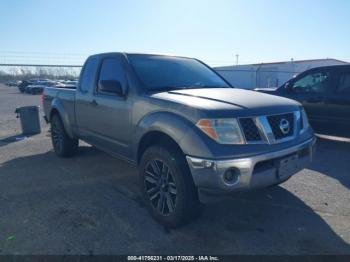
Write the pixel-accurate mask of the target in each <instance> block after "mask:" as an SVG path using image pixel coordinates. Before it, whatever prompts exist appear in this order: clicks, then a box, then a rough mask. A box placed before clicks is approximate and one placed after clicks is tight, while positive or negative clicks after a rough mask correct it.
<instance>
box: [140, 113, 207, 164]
mask: <svg viewBox="0 0 350 262" xmlns="http://www.w3.org/2000/svg"><path fill="white" fill-rule="evenodd" d="M135 129H136V132H135V135H134V139H133V141H134V144H133V155H134V156H135V158H136V156H137V149H138V145H139V143H140V141H141V139H142V137H143V136H144V135H146V134H147V133H149V132H152V131H158V132H162V133H164V134H166V135H168V136H170V137H171V138H172V139H173V140H174V141H175V142H176V143H177V144H178V145H179V146H180V148H181V150H182V151H183V152H184V154H185V155H192V156H206V157H210V156H212V154H211V152H210V150H209V148H208V146H207V144H206V140H207V139H208V138H207V137H206V135H205V134H204V133H203V132H201V131H200V130H199V129H198V128H197V127H196V126H195V125H194V124H193V123H192V122H190V121H189V120H187V119H186V118H184V117H182V116H179V115H177V114H175V113H171V112H154V113H151V114H148V115H146V116H145V117H143V118H142V119H141V121H139V123H138V124H137V126H136V127H135Z"/></svg>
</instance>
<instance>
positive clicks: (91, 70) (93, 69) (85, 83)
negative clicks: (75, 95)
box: [79, 57, 98, 93]
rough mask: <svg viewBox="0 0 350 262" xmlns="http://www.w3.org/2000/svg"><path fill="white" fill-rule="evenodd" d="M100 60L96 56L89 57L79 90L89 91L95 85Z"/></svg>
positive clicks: (84, 67)
mask: <svg viewBox="0 0 350 262" xmlns="http://www.w3.org/2000/svg"><path fill="white" fill-rule="evenodd" d="M97 66H98V60H97V59H96V58H94V57H91V58H88V60H87V61H86V62H85V65H84V66H83V69H82V72H81V78H80V84H79V90H80V91H81V92H82V93H87V92H89V90H92V88H93V87H94V86H95V82H96V81H95V79H96V73H97Z"/></svg>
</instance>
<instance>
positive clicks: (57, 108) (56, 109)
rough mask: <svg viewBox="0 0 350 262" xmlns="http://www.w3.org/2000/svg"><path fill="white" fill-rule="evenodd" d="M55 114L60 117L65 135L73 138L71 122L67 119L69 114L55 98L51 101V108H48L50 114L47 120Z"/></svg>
mask: <svg viewBox="0 0 350 262" xmlns="http://www.w3.org/2000/svg"><path fill="white" fill-rule="evenodd" d="M55 114H57V115H58V116H59V117H60V119H61V120H62V123H63V126H64V129H65V131H66V132H67V135H68V136H69V137H70V138H75V136H74V134H73V131H72V129H71V123H70V120H69V116H68V114H67V112H66V111H65V110H64V107H63V106H62V104H61V103H60V102H59V100H57V99H55V100H54V101H53V102H52V108H51V110H50V114H49V119H48V120H49V122H51V120H52V117H53V116H54V115H55Z"/></svg>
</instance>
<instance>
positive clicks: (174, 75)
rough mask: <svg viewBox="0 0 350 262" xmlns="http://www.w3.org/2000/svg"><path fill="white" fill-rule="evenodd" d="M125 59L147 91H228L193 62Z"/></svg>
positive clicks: (145, 57) (142, 57) (161, 58)
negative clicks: (188, 89) (192, 89)
mask: <svg viewBox="0 0 350 262" xmlns="http://www.w3.org/2000/svg"><path fill="white" fill-rule="evenodd" d="M128 58H129V61H130V63H131V65H132V66H133V67H134V70H135V71H136V74H137V76H138V77H139V79H140V80H141V82H142V83H143V84H144V85H145V86H146V88H147V89H148V90H171V89H186V88H201V87H207V88H219V87H225V88H230V86H229V85H228V84H227V83H226V82H225V81H224V80H223V79H222V78H221V77H220V76H218V75H217V74H216V73H215V72H213V71H212V70H211V69H209V68H208V67H207V66H205V65H204V64H202V63H201V62H199V61H197V60H195V59H190V58H182V57H169V56H158V55H128Z"/></svg>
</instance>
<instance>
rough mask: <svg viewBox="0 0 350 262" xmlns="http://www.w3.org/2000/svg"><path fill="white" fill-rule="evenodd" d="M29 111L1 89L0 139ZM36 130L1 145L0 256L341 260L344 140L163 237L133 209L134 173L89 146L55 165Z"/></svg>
mask: <svg viewBox="0 0 350 262" xmlns="http://www.w3.org/2000/svg"><path fill="white" fill-rule="evenodd" d="M38 104H39V96H31V95H24V94H19V93H18V92H17V90H16V88H8V87H4V86H0V138H2V139H3V138H6V137H13V136H14V135H16V134H19V133H20V129H19V121H18V119H16V118H15V115H14V110H15V108H16V107H17V106H23V105H38ZM42 124H43V130H44V131H43V133H42V134H40V135H36V136H33V137H30V138H27V139H24V140H18V141H16V140H14V139H7V140H6V139H5V140H2V141H0V254H130V253H132V254H163V253H172V254H192V253H196V254H203V253H205V254H208V253H210V254H345V253H346V254H350V245H349V244H350V204H349V203H350V191H349V189H350V141H349V140H344V139H329V138H320V139H319V141H318V150H317V154H316V161H315V163H314V164H313V165H312V166H311V167H310V168H309V169H307V170H304V171H302V172H300V173H298V174H297V175H295V176H294V177H293V178H292V179H290V180H289V181H288V182H286V183H285V184H283V185H282V186H279V187H276V188H274V189H268V190H262V191H256V192H251V193H245V194H237V195H236V196H233V197H232V198H231V199H229V200H227V201H224V202H222V203H218V204H210V205H207V206H206V207H205V209H204V210H203V214H202V216H201V217H200V218H199V219H197V220H196V221H195V222H193V223H192V224H189V225H187V226H185V227H182V228H180V229H177V230H167V229H165V228H163V227H161V226H159V225H158V224H157V223H155V222H154V221H153V220H152V219H151V218H150V216H149V215H148V213H147V211H146V210H145V208H144V207H143V205H142V202H141V201H140V200H139V198H138V190H137V185H136V180H137V173H136V170H135V168H133V167H132V166H130V165H128V164H127V163H124V162H122V161H119V160H117V159H114V158H112V157H110V156H108V155H106V154H104V153H102V152H99V151H97V150H95V149H94V148H92V147H90V146H88V145H82V147H81V148H80V152H79V154H78V156H77V157H75V158H71V159H59V158H57V157H56V156H55V155H54V153H53V151H52V149H51V144H50V138H49V136H48V133H47V129H48V127H47V126H45V125H44V123H42ZM14 141H16V142H14Z"/></svg>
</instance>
